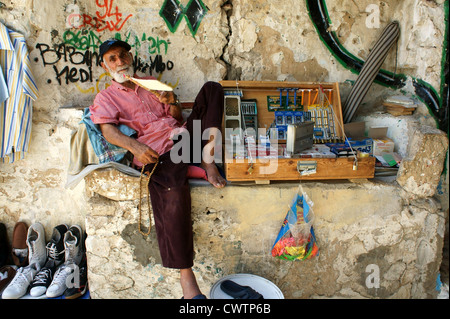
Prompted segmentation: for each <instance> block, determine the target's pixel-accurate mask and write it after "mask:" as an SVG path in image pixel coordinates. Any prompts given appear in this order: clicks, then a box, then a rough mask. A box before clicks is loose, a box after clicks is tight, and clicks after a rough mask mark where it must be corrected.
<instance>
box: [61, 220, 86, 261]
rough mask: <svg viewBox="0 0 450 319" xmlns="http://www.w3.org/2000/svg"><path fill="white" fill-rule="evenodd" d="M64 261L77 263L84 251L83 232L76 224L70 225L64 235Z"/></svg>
mask: <svg viewBox="0 0 450 319" xmlns="http://www.w3.org/2000/svg"><path fill="white" fill-rule="evenodd" d="M64 248H65V250H66V251H65V263H73V264H75V265H79V264H80V263H81V259H82V258H83V253H84V234H83V230H82V229H81V227H80V226H78V225H72V226H71V227H70V228H69V230H68V231H67V232H66V234H65V235H64Z"/></svg>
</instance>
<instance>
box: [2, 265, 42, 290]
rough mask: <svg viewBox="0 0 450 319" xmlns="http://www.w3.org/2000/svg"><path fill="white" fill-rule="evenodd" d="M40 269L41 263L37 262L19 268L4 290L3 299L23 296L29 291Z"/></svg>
mask: <svg viewBox="0 0 450 319" xmlns="http://www.w3.org/2000/svg"><path fill="white" fill-rule="evenodd" d="M38 270H39V265H37V264H30V265H28V266H26V267H21V268H19V269H18V270H17V271H16V275H15V276H14V278H13V280H11V282H10V283H9V285H8V286H7V287H6V288H5V290H4V291H3V294H2V299H18V298H20V297H23V296H24V295H25V294H26V293H27V291H28V287H29V286H30V284H31V282H32V281H33V278H34V276H35V275H36V273H37V272H38Z"/></svg>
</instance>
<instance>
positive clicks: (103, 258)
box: [86, 171, 445, 299]
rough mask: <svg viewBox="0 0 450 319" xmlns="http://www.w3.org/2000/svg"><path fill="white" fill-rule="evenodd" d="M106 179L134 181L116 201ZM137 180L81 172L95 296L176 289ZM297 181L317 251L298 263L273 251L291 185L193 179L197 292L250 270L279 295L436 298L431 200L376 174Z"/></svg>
mask: <svg viewBox="0 0 450 319" xmlns="http://www.w3.org/2000/svg"><path fill="white" fill-rule="evenodd" d="M109 182H112V183H119V184H120V183H122V184H123V183H127V184H132V185H134V186H137V187H136V190H135V191H134V192H127V194H126V195H127V197H128V198H127V199H124V198H123V196H122V194H121V192H120V191H119V190H117V191H115V192H110V191H109V190H108V191H107V190H105V189H104V187H103V185H104V184H105V183H109ZM138 183H139V179H138V178H134V181H133V179H130V177H128V176H124V175H123V174H121V173H118V172H117V171H102V172H100V171H98V172H95V173H93V174H92V175H91V176H89V177H88V185H89V186H88V189H89V190H90V191H92V193H91V195H92V197H90V199H89V205H88V206H89V208H88V214H87V218H86V228H87V231H88V234H89V236H88V239H87V248H88V264H89V276H90V277H89V278H90V285H91V286H90V289H91V295H92V297H94V298H169V299H171V298H175V299H176V298H180V297H181V296H182V292H181V289H180V286H179V284H178V280H179V277H178V275H179V274H178V272H177V271H173V270H169V269H165V268H163V267H162V266H161V264H160V262H161V261H160V257H159V250H158V246H157V242H156V235H155V231H154V229H153V230H152V232H151V234H150V236H149V237H145V236H143V235H141V234H140V233H139V232H138V212H137V207H138V200H136V199H137V198H139V193H138ZM301 185H302V187H303V189H304V191H305V192H306V193H307V194H308V196H309V197H310V198H311V200H312V201H313V203H314V206H313V211H314V215H315V223H314V227H315V234H316V237H317V240H318V244H319V249H320V255H319V256H318V257H315V258H313V259H311V260H307V261H297V262H288V261H281V260H278V259H275V258H274V257H272V256H271V248H272V246H273V244H274V240H275V238H276V235H277V234H278V231H279V229H280V227H281V223H282V220H283V219H284V217H285V215H286V212H287V209H288V205H289V204H290V202H291V201H292V198H293V196H294V194H295V193H296V191H297V189H298V185H297V184H277V185H269V186H261V185H260V186H258V187H255V186H254V185H234V186H229V187H226V188H225V189H222V190H217V189H214V188H212V187H210V186H207V185H192V186H191V194H192V214H193V228H194V246H195V248H194V249H195V263H194V272H195V274H196V276H197V279H198V281H199V285H200V287H201V289H202V290H203V292H204V293H205V294H208V293H209V290H210V289H211V287H212V286H213V284H214V283H215V282H216V281H218V280H219V279H220V278H222V277H223V276H226V275H230V274H235V273H251V274H255V275H259V276H262V277H264V278H267V279H269V280H271V281H273V282H274V283H275V284H276V285H277V286H278V287H279V288H280V289H281V291H282V292H283V294H284V296H285V298H433V297H435V295H436V291H435V284H436V278H437V274H438V272H439V266H440V262H441V260H442V245H443V235H444V228H445V216H444V215H445V214H444V212H443V211H442V210H441V207H440V204H439V203H438V202H437V201H436V200H433V199H432V198H422V199H420V198H418V199H411V198H410V196H409V194H408V193H406V192H405V191H404V190H403V189H402V188H401V187H399V186H396V185H392V184H385V183H383V182H376V181H367V180H366V181H364V180H363V181H354V182H339V183H327V182H323V183H322V182H303V183H301ZM118 198H121V199H122V200H120V201H117V199H118ZM143 220H144V225H147V222H146V221H147V216H146V215H144V218H143ZM371 267H377V270H378V271H379V283H380V285H379V287H378V288H375V287H373V286H371V285H370V283H367V282H368V281H369V282H370V280H371V279H370V275H372V272H373V270H372V268H371Z"/></svg>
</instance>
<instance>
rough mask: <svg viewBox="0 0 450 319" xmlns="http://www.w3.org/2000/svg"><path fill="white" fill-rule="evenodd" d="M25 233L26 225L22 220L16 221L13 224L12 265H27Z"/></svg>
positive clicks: (26, 231) (26, 230)
mask: <svg viewBox="0 0 450 319" xmlns="http://www.w3.org/2000/svg"><path fill="white" fill-rule="evenodd" d="M27 233H28V225H27V224H25V223H24V222H17V223H16V224H15V225H14V230H13V238H12V244H11V255H12V260H13V263H14V265H16V266H17V267H25V266H26V265H28V246H27Z"/></svg>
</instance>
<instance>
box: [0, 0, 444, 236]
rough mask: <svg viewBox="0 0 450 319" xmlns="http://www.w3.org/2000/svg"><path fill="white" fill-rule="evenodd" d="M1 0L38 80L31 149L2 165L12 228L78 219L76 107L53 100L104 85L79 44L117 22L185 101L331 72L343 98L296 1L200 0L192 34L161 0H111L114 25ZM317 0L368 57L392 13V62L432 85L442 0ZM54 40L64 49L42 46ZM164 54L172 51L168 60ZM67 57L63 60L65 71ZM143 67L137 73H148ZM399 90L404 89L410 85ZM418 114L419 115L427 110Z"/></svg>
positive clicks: (93, 6)
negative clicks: (205, 86) (216, 85)
mask: <svg viewBox="0 0 450 319" xmlns="http://www.w3.org/2000/svg"><path fill="white" fill-rule="evenodd" d="M2 2H3V3H4V4H5V7H4V8H2V9H0V21H2V22H3V23H4V24H6V25H7V26H9V27H11V28H12V29H15V30H17V31H19V32H21V33H23V34H24V35H25V37H26V39H27V44H28V48H29V51H30V58H31V61H32V63H33V72H34V75H35V78H36V79H37V82H38V87H39V90H40V98H39V99H38V100H37V101H36V102H35V103H34V115H33V132H32V140H31V144H30V151H29V153H28V154H27V155H26V157H25V159H24V160H22V161H19V162H16V163H14V164H0V214H1V221H2V222H5V223H6V224H7V225H8V228H9V230H11V231H12V227H13V225H14V223H15V222H16V221H18V220H21V219H24V220H27V221H28V222H30V223H31V222H35V221H40V222H41V223H43V224H44V226H45V228H46V230H47V232H48V236H49V235H50V232H51V228H52V227H53V226H55V225H56V224H58V223H62V222H64V223H68V224H72V223H79V224H83V223H84V216H85V214H86V207H85V204H86V199H85V197H84V183H81V184H80V185H79V186H78V187H76V188H75V189H74V190H69V189H65V188H64V185H65V183H66V170H67V167H68V164H69V145H68V144H69V140H70V136H71V133H72V132H73V131H74V130H75V129H76V128H77V126H78V122H79V120H80V117H81V111H80V110H76V109H70V108H69V109H66V108H61V107H63V106H70V107H73V106H81V107H85V106H88V105H89V104H90V103H91V101H92V99H93V97H94V95H95V93H96V92H98V91H99V90H101V89H103V88H104V87H105V85H107V83H108V81H109V78H108V77H107V76H105V74H104V72H103V71H102V69H101V68H99V67H98V66H97V65H96V62H95V59H93V58H92V57H90V56H86V55H83V54H86V52H95V51H96V49H95V44H96V43H97V42H96V41H97V40H98V39H100V40H105V39H107V38H109V37H112V36H114V35H115V34H116V33H119V34H120V35H121V37H122V39H125V38H127V39H128V41H129V42H130V43H131V44H132V45H133V49H132V52H133V54H134V55H138V56H139V57H141V58H142V61H143V62H144V64H145V63H149V64H150V66H149V67H150V68H151V66H152V65H151V61H154V60H155V58H156V56H158V55H159V56H160V58H161V60H160V62H161V63H159V65H158V66H159V67H160V68H161V67H165V69H164V71H163V72H157V71H156V66H157V65H156V63H155V65H154V67H155V69H152V70H153V71H152V74H153V75H155V76H157V77H160V78H161V80H163V81H165V82H168V83H171V84H172V85H174V86H175V91H176V93H177V94H179V95H180V97H181V99H182V100H184V101H192V100H193V98H194V97H195V93H196V92H197V90H198V89H199V87H200V86H201V84H202V83H203V82H204V81H206V80H221V79H223V78H229V79H236V78H239V79H241V80H290V81H337V82H340V83H341V85H342V89H341V93H342V96H343V101H345V96H346V94H347V93H348V91H349V85H348V84H346V82H347V80H350V81H353V80H354V79H355V78H356V75H355V74H352V73H350V72H349V71H348V70H345V69H344V68H343V67H342V66H341V65H340V64H339V63H337V62H336V60H335V59H334V58H333V57H332V55H331V54H330V52H329V51H328V50H327V49H326V48H325V46H324V45H323V43H322V42H320V40H319V38H318V36H317V33H316V31H315V29H314V27H313V25H312V24H311V21H310V19H309V16H308V14H307V11H306V6H305V3H304V1H294V0H290V1H281V2H280V1H277V2H275V1H244V0H232V1H214V0H205V1H204V2H205V3H206V4H207V6H208V8H209V11H208V14H207V15H206V16H205V18H204V19H203V20H202V22H201V25H200V28H199V30H198V32H197V34H196V35H195V36H193V35H192V34H191V33H190V31H189V28H188V27H187V26H186V22H185V21H184V20H183V21H182V22H181V23H180V25H179V27H178V29H177V30H176V31H175V32H173V33H172V32H171V31H170V30H169V29H168V28H167V26H166V25H165V23H164V21H163V20H162V19H161V17H160V16H159V14H158V13H159V10H160V8H161V6H162V4H163V1H162V0H160V1H150V0H130V1H117V0H116V1H113V3H114V6H116V5H117V6H118V11H119V12H120V13H121V14H122V16H121V17H120V18H121V19H122V20H120V21H117V19H118V16H115V15H114V14H113V13H114V10H113V11H112V14H111V12H110V14H109V15H107V17H106V18H105V19H104V20H108V21H109V22H120V24H118V25H119V26H120V30H113V31H109V30H102V31H98V30H96V28H95V27H89V26H86V27H85V28H83V29H82V30H78V29H74V28H71V27H70V24H69V26H68V25H67V22H68V20H67V19H68V17H69V15H70V14H71V13H74V12H77V11H73V10H75V9H77V10H79V11H78V13H80V14H82V15H83V14H84V15H86V16H88V17H94V16H95V15H96V13H97V12H99V14H101V15H103V14H105V12H106V11H105V7H104V6H103V7H101V6H99V5H98V4H99V3H100V4H101V3H103V2H102V1H97V2H95V1H90V0H89V1H88V0H81V1H69V0H52V1H50V0H45V1H43V0H8V1H2ZM181 2H182V3H183V4H186V3H187V1H181ZM372 3H373V4H376V5H378V6H379V7H380V13H381V15H380V21H381V26H380V28H379V29H368V28H367V27H366V24H365V21H366V19H367V17H368V13H367V12H365V8H366V7H367V5H368V4H372ZM74 4H75V5H76V7H73V5H74ZM327 6H328V10H329V14H330V18H331V20H332V22H333V29H334V30H335V31H337V32H338V33H339V36H340V39H341V41H342V43H343V45H344V46H345V47H346V48H347V50H348V51H350V52H352V53H353V54H354V55H356V56H358V57H359V58H361V59H364V58H365V57H367V55H368V53H369V50H370V48H371V46H372V45H373V43H374V42H375V41H376V38H377V35H378V34H379V33H381V30H382V29H381V28H382V27H383V26H384V25H385V24H386V23H387V22H389V21H391V20H393V19H398V20H399V21H400V24H401V27H402V29H401V30H402V35H401V38H400V41H399V51H398V65H397V70H398V72H403V73H405V74H406V75H408V76H414V77H416V78H420V79H423V80H424V81H426V82H428V83H431V84H432V85H433V86H434V87H435V88H436V89H438V88H439V85H440V62H441V61H440V59H441V52H442V37H443V30H444V25H443V24H444V22H443V21H444V19H443V5H442V1H424V0H408V1H400V2H399V1H396V0H388V1H368V0H365V1H358V2H356V1H350V0H328V1H327ZM130 15H131V16H130ZM128 16H130V18H129V19H128V20H126V21H124V20H125V18H127V17H128ZM71 22H72V23H74V20H71ZM122 22H124V23H123V24H122ZM78 31H82V32H81V33H78ZM74 35H77V37H73V36H74ZM86 44H90V45H91V46H90V47H89V46H88V48H87V50H77V52H81V53H83V54H82V55H80V54H76V55H70V52H72V51H70V50H71V47H73V48H77V47H79V46H82V45H86ZM39 45H41V46H39ZM59 45H62V47H60V48H62V49H61V50H62V51H58V52H55V51H52V50H54V49H55V48H57V47H58V46H59ZM47 46H48V47H47ZM64 48H65V49H66V51H64ZM46 49H48V51H45V50H46ZM43 52H44V53H43ZM169 61H170V62H172V65H171V66H172V68H171V69H170V70H169V68H168V67H167V66H168V65H169V64H168V62H169ZM395 61H396V60H395V54H394V53H391V54H390V55H389V56H388V58H387V60H386V62H385V64H384V65H383V68H385V69H387V70H391V71H393V70H394V68H395V63H396V62H395ZM65 67H67V70H66V71H65V72H63V70H64V69H65ZM144 67H145V65H144ZM149 67H147V69H146V72H144V73H146V74H149V73H150V72H149ZM55 68H56V69H55ZM72 70H75V71H73V72H76V74H74V73H71V72H72ZM81 70H84V72H85V73H83V75H84V76H86V74H88V75H89V76H92V82H91V81H82V79H81V72H82V71H81ZM142 70H143V69H140V71H142ZM140 71H139V72H140ZM139 72H138V73H139ZM141 73H142V72H141ZM58 74H59V76H58ZM58 78H59V80H58ZM85 79H86V78H85ZM59 81H61V83H59ZM407 90H409V92H412V90H411V88H410V87H408V88H407ZM385 92H386V90H380V86H378V85H374V86H373V87H372V89H371V91H370V92H369V94H368V96H369V100H368V101H365V103H366V104H367V105H368V110H369V112H370V111H372V107H373V106H376V105H374V104H373V103H371V101H377V100H379V99H380V98H381V97H383V95H384V94H385ZM391 93H392V92H391ZM423 114H425V115H423ZM422 115H423V116H424V117H426V116H427V112H426V111H425V112H422ZM428 117H429V116H428ZM425 120H426V119H425ZM10 234H11V233H10Z"/></svg>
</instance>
